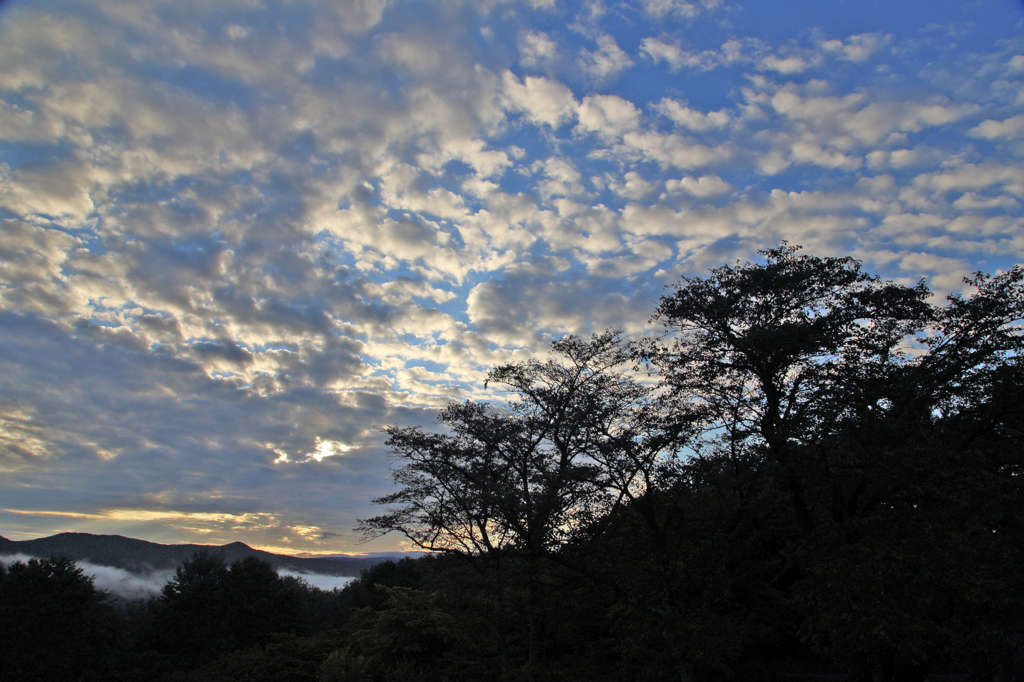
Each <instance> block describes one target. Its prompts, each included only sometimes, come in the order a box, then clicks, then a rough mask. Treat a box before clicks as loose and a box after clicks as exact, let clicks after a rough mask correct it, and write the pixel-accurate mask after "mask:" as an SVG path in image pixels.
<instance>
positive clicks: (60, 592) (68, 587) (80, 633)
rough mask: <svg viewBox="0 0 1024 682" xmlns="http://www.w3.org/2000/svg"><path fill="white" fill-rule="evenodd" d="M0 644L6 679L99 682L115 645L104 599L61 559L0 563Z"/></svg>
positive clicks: (76, 569)
mask: <svg viewBox="0 0 1024 682" xmlns="http://www.w3.org/2000/svg"><path fill="white" fill-rule="evenodd" d="M0 642H2V645H0V670H2V671H3V675H4V677H5V678H6V679H12V680H25V681H27V682H32V681H34V680H39V681H40V682H43V681H46V682H49V681H51V680H72V679H75V680H101V679H105V678H106V676H107V675H108V674H109V667H110V665H111V657H112V655H113V652H114V647H115V645H116V640H115V627H114V621H113V618H112V614H111V609H110V605H109V603H108V600H107V595H106V594H105V593H103V592H100V591H98V590H97V589H96V588H95V586H94V585H93V581H92V578H91V577H89V576H87V575H85V574H84V573H83V571H82V569H81V568H79V567H78V566H77V565H76V564H75V563H74V562H73V561H71V560H70V559H67V558H64V557H51V558H49V559H29V560H28V562H21V561H16V562H14V563H12V564H10V565H9V566H6V567H5V566H4V565H3V564H0Z"/></svg>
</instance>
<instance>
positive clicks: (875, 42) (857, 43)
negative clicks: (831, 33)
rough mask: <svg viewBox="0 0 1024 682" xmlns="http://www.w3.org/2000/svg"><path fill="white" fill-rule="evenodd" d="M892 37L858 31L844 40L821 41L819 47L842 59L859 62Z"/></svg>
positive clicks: (888, 41) (866, 58) (865, 59)
mask: <svg viewBox="0 0 1024 682" xmlns="http://www.w3.org/2000/svg"><path fill="white" fill-rule="evenodd" d="M892 39H893V36H892V34H882V33H860V34H857V35H852V36H849V37H848V38H846V39H845V40H825V41H823V42H822V43H821V49H822V50H823V51H825V52H826V53H829V54H834V55H835V56H836V57H837V58H838V59H841V60H843V61H848V62H855V63H860V62H865V61H867V60H868V59H870V58H871V57H872V56H873V55H874V54H875V53H876V52H879V51H880V50H881V49H882V48H883V47H885V46H886V45H887V44H889V43H890V42H891V41H892Z"/></svg>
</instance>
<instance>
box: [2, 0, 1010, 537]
mask: <svg viewBox="0 0 1024 682" xmlns="http://www.w3.org/2000/svg"><path fill="white" fill-rule="evenodd" d="M1021 14H1022V10H1021V7H1020V5H1019V3H1013V2H1010V1H1009V0H983V1H982V2H978V3H971V4H969V5H965V4H964V3H959V2H952V1H951V0H950V1H944V2H936V3H928V5H927V6H922V7H921V8H906V7H904V8H902V9H901V10H900V11H899V12H897V11H895V10H890V9H887V8H876V9H873V10H865V9H864V8H863V7H860V6H856V7H851V6H849V4H848V3H839V2H836V3H820V2H818V3H812V2H810V1H809V0H808V1H807V2H803V1H799V2H791V3H785V6H784V7H781V8H780V7H779V6H778V3H769V2H748V3H743V4H742V5H739V4H736V3H732V2H728V1H726V0H714V1H712V0H701V1H697V0H691V1H683V0H637V1H629V2H615V3H594V2H589V1H578V2H568V3H553V2H540V1H534V2H527V1H516V0H497V1H495V0H486V1H484V0H480V1H479V2H474V1H470V0H466V1H464V2H446V1H442V0H438V1H437V2H418V1H417V2H414V1H413V0H394V1H391V2H386V1H385V0H346V1H341V2H334V1H332V2H326V1H318V0H300V1H298V2H294V3H287V4H283V3H279V2H276V1H273V0H269V1H267V2H258V3H249V2H246V3H227V4H225V3H216V4H206V3H180V2H164V1H162V0H154V1H153V2H148V3H126V2H123V1H122V0H12V1H10V2H7V3H5V4H4V5H3V6H2V7H0V307H2V309H0V372H3V376H4V381H3V384H2V387H0V470H2V471H3V481H2V483H0V490H2V492H0V494H2V496H3V499H4V501H5V503H4V504H5V510H4V511H0V518H2V523H3V526H4V528H5V529H6V530H5V532H4V534H5V535H14V536H18V535H19V534H20V535H21V536H24V537H28V536H30V535H35V534H40V533H43V534H46V533H50V532H55V531H57V530H87V531H91V532H117V533H122V534H126V535H136V536H143V537H146V538H147V539H152V540H164V541H200V542H207V543H209V542H216V543H224V542H230V541H232V540H236V539H241V540H244V541H246V542H248V543H249V544H253V545H258V546H261V547H266V548H271V549H277V550H279V551H323V552H327V551H343V550H345V549H348V548H350V547H351V546H352V544H353V543H354V542H355V541H356V538H354V537H353V536H352V535H351V532H350V531H349V530H348V529H350V528H352V527H353V526H354V525H355V519H356V518H359V517H365V516H368V515H371V514H372V509H370V508H369V500H370V499H371V498H373V497H376V496H378V495H381V494H383V493H385V492H387V490H388V485H387V482H386V481H387V478H386V471H385V459H384V457H383V452H382V441H381V437H380V433H379V431H378V430H377V427H379V426H382V425H386V424H392V423H402V424H428V423H430V422H431V419H432V417H433V415H434V414H435V412H436V410H437V409H438V407H440V406H442V405H444V404H445V403H446V402H447V401H449V400H462V399H467V398H475V399H487V398H490V397H494V396H493V395H492V394H491V393H488V392H487V391H485V390H484V387H483V385H482V384H483V382H482V378H483V375H484V373H485V371H486V370H487V368H488V367H490V366H492V365H493V364H496V363H498V362H504V361H507V360H508V359H510V358H524V357H529V356H530V355H533V354H536V353H540V352H543V350H544V348H545V346H546V344H547V343H548V342H549V341H550V340H552V339H553V338H557V337H558V336H560V335H562V334H566V333H576V334H587V333H590V332H592V331H598V330H600V329H603V328H605V327H608V326H618V327H623V328H625V329H626V330H627V331H629V332H630V333H632V334H642V333H643V331H644V325H645V321H646V319H647V317H648V316H649V314H650V313H651V311H652V309H653V307H654V304H655V302H656V300H657V298H658V296H659V295H660V294H661V292H662V287H663V285H665V284H668V283H671V282H672V281H674V280H675V278H677V277H678V276H679V275H684V274H685V275H695V274H700V273H702V272H703V271H704V269H705V268H707V267H710V266H714V265H719V264H721V263H723V262H726V261H731V260H734V259H736V258H750V257H752V256H753V255H754V252H755V251H756V249H758V248H761V247H764V246H768V245H773V244H776V243H778V241H779V240H781V239H787V240H789V241H790V242H792V243H799V244H803V245H804V246H805V247H806V248H807V249H808V251H810V252H812V253H816V254H821V255H835V254H853V255H855V256H857V257H858V258H861V259H863V260H864V261H865V265H866V267H867V268H868V269H869V270H872V271H875V272H878V273H880V274H882V275H884V276H886V277H891V278H894V279H898V280H902V281H907V282H911V281H916V280H917V279H918V278H920V277H926V278H929V280H930V282H931V284H932V285H933V287H934V288H935V289H937V290H939V291H949V290H954V289H957V288H958V287H960V286H961V284H960V278H961V277H962V276H963V275H965V274H968V273H970V272H972V271H974V270H978V269H982V270H987V271H995V270H997V269H999V268H1005V267H1008V266H1009V265H1011V264H1012V263H1015V262H1018V261H1020V260H1021V257H1022V253H1024V224H1022V218H1021V211H1020V208H1021V201H1022V200H1024V166H1022V164H1021V160H1022V156H1024V143H1022V139H1024V133H1022V131H1024V124H1022V123H1021V121H1022V120H1024V97H1021V95H1020V93H1021V91H1022V90H1024V88H1022V85H1024V84H1022V80H1024V41H1022V39H1021V38H1020V37H1019V36H1020V28H1021V21H1022V17H1021ZM953 37H955V40H954V39H953ZM379 542H380V543H381V544H378V545H375V546H374V547H373V548H374V549H390V548H392V547H394V546H396V545H394V544H391V545H389V544H388V542H392V543H396V542H397V541H394V540H383V541H379Z"/></svg>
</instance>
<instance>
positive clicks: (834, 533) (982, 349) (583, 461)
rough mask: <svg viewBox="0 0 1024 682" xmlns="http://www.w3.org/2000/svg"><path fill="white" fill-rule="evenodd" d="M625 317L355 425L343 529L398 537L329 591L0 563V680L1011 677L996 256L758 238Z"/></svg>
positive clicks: (1016, 563)
mask: <svg viewBox="0 0 1024 682" xmlns="http://www.w3.org/2000/svg"><path fill="white" fill-rule="evenodd" d="M761 256H762V258H761V259H760V260H759V261H758V262H756V263H751V262H745V263H736V264H735V265H732V266H728V265H727V266H722V267H719V268H715V269H713V270H711V271H710V273H709V274H708V275H707V276H705V277H693V278H686V277H684V278H682V279H681V280H680V281H679V282H678V283H677V284H676V285H674V286H673V287H671V288H670V289H669V290H668V291H667V293H666V294H665V295H664V296H663V297H662V298H661V300H660V301H659V303H658V305H657V307H656V308H655V310H654V311H653V316H652V317H651V319H650V328H649V329H648V333H646V334H645V335H644V336H643V337H642V338H640V339H638V340H632V341H627V340H626V338H625V334H624V333H623V332H621V331H616V330H610V331H606V332H602V333H598V334H595V335H593V336H592V337H590V338H589V339H583V338H578V337H572V336H570V337H566V338H563V339H560V340H558V341H555V342H554V343H552V345H551V352H550V354H549V355H548V356H547V357H545V358H540V359H533V360H529V361H525V362H514V363H509V364H505V365H500V366H497V367H494V368H493V369H492V370H491V371H490V373H489V375H488V378H487V383H488V385H490V386H493V387H498V388H500V389H503V390H504V391H505V396H506V399H505V401H504V402H502V403H484V402H475V401H464V402H453V403H451V404H449V405H448V406H447V407H446V408H445V409H444V410H442V411H441V413H440V414H439V415H438V417H437V422H436V424H434V425H431V426H429V427H409V426H403V425H393V426H389V427H387V428H385V429H384V431H385V434H386V436H387V446H388V448H389V451H390V457H391V462H390V463H391V471H392V476H393V480H394V483H395V492H394V493H392V494H390V495H388V496H386V497H383V498H381V499H378V500H375V502H377V503H378V504H379V505H380V506H381V514H380V515H379V516H376V517H373V518H370V519H366V520H364V521H362V522H361V526H360V527H359V529H358V530H359V531H360V532H361V533H362V534H363V535H364V536H365V537H367V538H373V537H378V536H381V535H384V534H389V533H393V534H398V536H400V537H402V538H404V539H405V540H407V541H408V542H410V543H411V544H412V545H414V546H415V547H417V548H419V549H421V550H424V551H426V552H427V554H426V555H425V556H423V557H421V558H418V559H403V560H401V561H399V562H397V563H395V562H386V563H382V564H378V565H376V566H373V567H372V568H370V569H367V570H365V571H363V573H362V575H361V577H360V578H359V579H357V580H355V581H353V582H352V583H350V584H349V585H348V586H346V587H345V588H344V589H342V590H334V591H332V592H326V591H322V590H318V589H316V588H314V587H312V586H310V585H308V584H305V583H304V582H303V581H301V580H300V579H296V578H291V577H281V576H278V574H277V573H276V572H275V571H274V570H273V568H272V567H271V566H270V565H269V564H267V563H265V562H262V561H260V560H258V559H254V558H251V559H246V560H243V561H237V562H234V563H231V564H229V563H228V562H227V561H226V560H225V559H224V557H223V556H219V555H216V554H197V555H195V556H193V557H192V558H191V559H190V560H189V561H187V562H186V563H185V564H183V565H182V566H180V567H179V568H178V569H177V572H176V574H175V576H174V578H173V579H172V580H171V582H169V583H168V584H167V586H166V587H165V588H164V589H163V592H162V593H161V594H160V595H159V596H157V597H154V598H152V599H149V600H146V601H139V602H117V601H115V600H113V599H112V598H111V597H110V596H109V595H107V594H105V593H103V592H101V591H99V590H96V589H95V587H94V586H93V584H92V581H91V579H90V578H89V577H88V576H86V575H84V574H83V572H82V571H81V569H79V568H78V567H77V566H76V565H75V564H74V563H73V562H71V561H70V560H68V559H62V558H60V557H52V558H50V559H33V560H31V561H29V562H27V563H14V564H11V565H9V566H7V567H6V568H3V567H0V642H2V644H0V670H2V671H4V676H5V679H12V680H26V681H31V680H117V681H119V680H125V681H128V680H131V681H134V680H140V681H141V680H147V681H149V680H157V681H160V680H163V681H167V682H175V681H182V682H184V681H186V680H204V681H222V680H223V681H225V682H226V681H229V680H230V681H241V680H252V681H257V680H268V681H269V680H274V681H278V680H280V681H282V682H283V681H292V680H294V681H296V682H298V681H300V680H308V681H310V682H313V681H315V682H357V681H358V682H397V681H409V682H420V681H422V682H434V681H437V682H441V681H448V680H451V681H455V680H508V681H523V682H541V681H545V682H547V681H564V682H584V681H590V680H593V681H603V680H652V681H655V680H657V681H661V680H665V681H669V680H671V681H677V682H684V681H685V682H697V681H701V682H703V681H717V680H722V681H729V680H801V679H804V680H811V679H818V680H820V679H835V680H839V679H848V680H855V681H865V682H866V681H869V680H870V681H874V680H878V681H880V682H890V681H891V682H895V681H904V680H905V681H907V682H923V681H924V680H928V679H932V680H938V679H945V680H952V679H962V680H987V681H992V682H996V681H999V682H1011V681H1020V680H1024V504H1022V502H1024V475H1022V474H1024V364H1022V359H1021V351H1022V350H1024V268H1022V267H1021V266H1015V267H1014V268H1012V269H1011V270H1009V271H1006V272H1002V273H998V274H995V275H989V274H983V273H976V274H975V275H974V277H973V278H971V279H969V280H966V281H965V284H966V285H968V286H967V291H968V293H966V294H951V295H949V296H946V297H942V296H936V295H934V294H933V292H932V291H930V290H929V289H928V288H927V287H926V286H925V284H924V282H918V283H917V284H916V285H908V284H902V283H896V282H892V281H883V280H881V279H879V278H877V277H875V276H872V275H870V274H869V273H866V272H864V271H863V269H862V266H861V263H860V262H859V261H857V260H855V259H853V258H848V257H847V258H824V257H816V256H812V255H807V254H804V253H803V252H802V250H801V249H800V247H796V246H790V245H788V244H786V243H785V242H783V243H782V244H781V245H780V246H779V247H777V248H772V249H766V250H764V251H762V252H761Z"/></svg>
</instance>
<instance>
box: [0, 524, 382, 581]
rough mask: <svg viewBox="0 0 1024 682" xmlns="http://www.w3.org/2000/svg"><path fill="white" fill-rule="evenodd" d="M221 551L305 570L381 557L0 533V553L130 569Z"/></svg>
mask: <svg viewBox="0 0 1024 682" xmlns="http://www.w3.org/2000/svg"><path fill="white" fill-rule="evenodd" d="M202 550H206V551H211V552H222V553H223V554H224V558H225V560H226V561H227V563H229V564H231V563H234V562H236V561H241V560H242V559H245V558H247V557H256V558H257V559H261V560H263V561H266V562H268V563H270V565H271V566H273V567H274V568H290V569H293V570H296V571H300V572H305V573H324V574H327V575H339V576H358V575H359V572H360V571H362V570H363V569H366V568H369V567H370V566H373V565H374V564H377V563H380V562H381V561H385V560H386V559H385V558H383V557H379V558H377V557H366V558H361V557H360V558H347V557H338V558H330V559H327V558H300V557H292V556H286V555H283V554H271V553H270V552H264V551H261V550H258V549H253V548H252V547H249V546H248V545H246V544H244V543H241V542H232V543H231V544H228V545H222V546H217V545H161V544H159V543H156V542H147V541H146V540H136V539H134V538H126V537H123V536H121V535H93V534H91V533H59V534H57V535H52V536H50V537H46V538H37V539H35V540H21V541H15V540H8V539H7V538H3V537H0V554H19V553H21V554H29V555H32V556H38V557H49V556H54V555H55V556H63V557H68V558H69V559H74V560H76V561H89V562H91V563H94V564H101V565H104V566H114V567H115V568H123V569H125V570H128V571H134V572H146V571H152V570H160V569H171V568H177V567H178V566H180V565H181V563H182V562H184V561H185V560H186V559H188V558H189V557H191V556H192V555H193V554H195V553H196V552H199V551H202Z"/></svg>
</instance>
